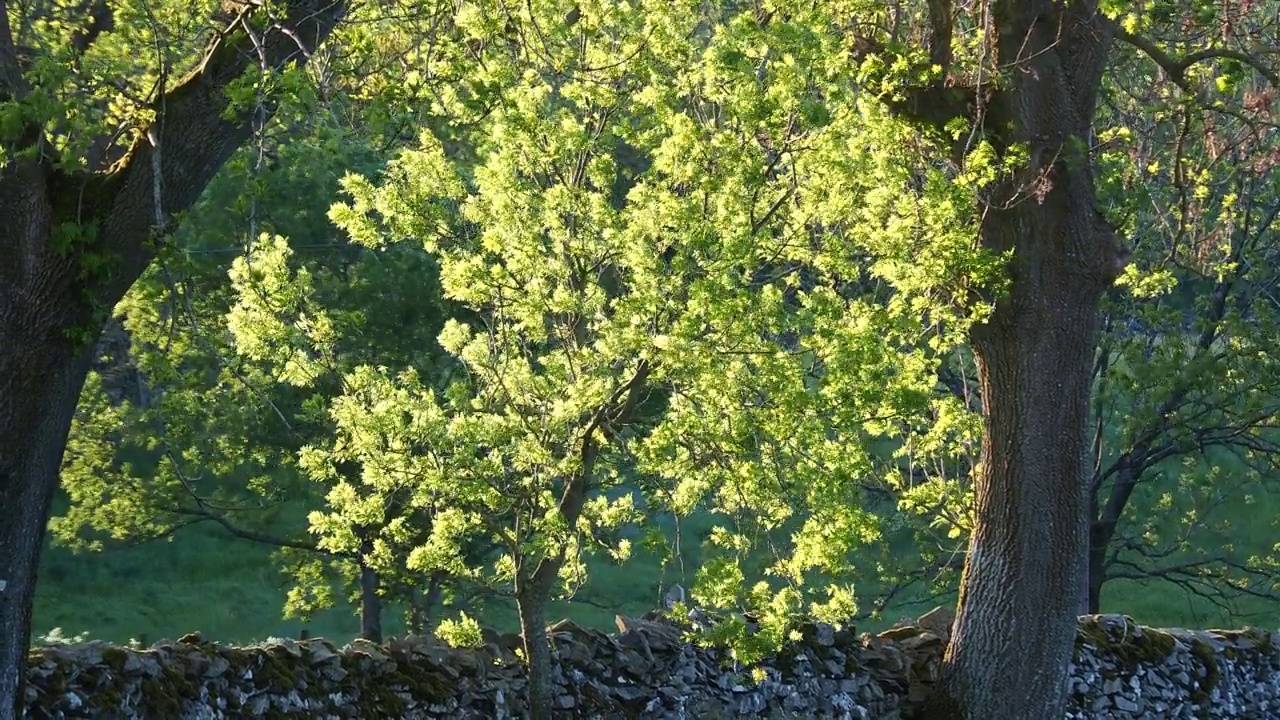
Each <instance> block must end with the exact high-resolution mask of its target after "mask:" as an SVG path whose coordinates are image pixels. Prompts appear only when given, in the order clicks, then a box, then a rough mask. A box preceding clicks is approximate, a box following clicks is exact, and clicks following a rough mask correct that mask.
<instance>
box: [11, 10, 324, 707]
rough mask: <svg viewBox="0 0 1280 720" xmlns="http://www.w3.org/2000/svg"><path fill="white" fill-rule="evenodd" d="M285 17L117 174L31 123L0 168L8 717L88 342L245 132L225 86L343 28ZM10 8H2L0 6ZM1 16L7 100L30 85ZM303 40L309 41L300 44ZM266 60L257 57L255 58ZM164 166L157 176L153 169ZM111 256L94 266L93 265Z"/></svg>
mask: <svg viewBox="0 0 1280 720" xmlns="http://www.w3.org/2000/svg"><path fill="white" fill-rule="evenodd" d="M281 8H282V9H283V10H284V13H283V15H277V23H276V24H275V25H272V26H270V27H265V23H263V24H262V25H263V26H264V27H260V28H259V30H258V31H257V34H258V39H257V45H256V46H255V44H254V41H252V40H251V39H250V38H249V37H248V36H247V35H246V34H245V33H244V32H243V31H241V32H232V33H228V34H226V35H224V36H222V37H220V38H219V39H218V40H217V41H216V42H214V43H213V44H212V45H211V46H210V47H209V49H208V51H207V52H206V53H205V55H204V57H203V59H202V60H201V62H200V63H199V64H198V66H197V67H196V69H194V70H193V71H192V72H191V73H189V74H188V75H187V76H186V77H185V78H183V79H182V80H181V81H179V82H178V83H176V84H175V85H173V86H172V87H171V88H170V89H169V90H168V91H167V92H165V93H164V94H163V97H162V98H161V99H160V100H158V101H157V104H156V108H155V109H156V114H157V120H156V122H155V124H154V125H153V126H152V127H150V128H140V132H139V133H138V140H137V141H136V142H135V144H134V145H133V147H132V148H131V150H130V151H129V153H128V155H127V156H126V157H125V158H123V159H122V160H121V161H119V162H117V163H116V164H114V165H113V166H112V168H111V169H109V170H101V171H98V172H85V173H80V174H72V173H69V172H66V171H63V170H61V169H59V168H57V167H55V164H54V161H53V159H52V158H51V157H50V155H49V153H47V152H43V153H42V152H25V150H28V149H30V148H33V147H35V146H37V145H38V144H42V143H43V144H42V145H41V147H51V146H50V145H48V143H47V141H46V140H44V139H43V131H42V129H41V128H40V127H38V126H34V125H29V126H27V127H26V128H25V129H24V130H23V132H22V133H21V134H20V136H19V137H18V138H17V139H16V141H15V142H14V143H11V146H10V147H9V148H7V149H6V150H7V152H6V153H5V155H4V157H5V158H6V160H7V162H6V163H5V164H4V165H3V166H0V216H3V217H4V226H3V229H0V512H3V514H4V516H3V520H2V521H0V582H2V583H3V587H2V588H0V720H10V719H11V718H16V717H19V716H20V715H21V709H22V702H23V701H22V692H23V691H22V685H23V682H22V680H23V674H24V665H25V661H26V652H27V646H28V644H29V642H30V631H31V606H32V599H33V597H34V591H35V581H36V569H37V564H38V561H39V557H40V549H41V547H42V545H43V542H44V533H45V526H46V524H47V522H48V517H49V505H50V501H51V499H52V497H53V493H54V491H55V490H56V489H57V487H58V470H59V467H60V464H61V460H62V453H63V450H64V449H65V444H66V437H67V433H68V432H69V429H70V425H71V418H72V415H73V414H74V411H75V406H76V402H77V400H78V399H79V395H80V390H81V388H82V387H83V384H84V380H85V376H86V374H87V372H88V368H89V362H90V358H91V355H92V352H91V351H92V347H93V342H92V338H93V337H94V336H96V335H97V334H98V333H99V332H100V331H101V329H102V324H103V321H104V319H105V316H106V314H107V312H108V311H110V309H111V308H113V307H114V306H115V305H116V303H117V302H118V301H119V300H120V298H121V297H123V295H124V293H125V291H127V290H128V288H129V286H130V285H132V284H133V282H134V281H135V280H136V279H137V277H138V276H139V275H140V274H141V273H142V271H143V270H144V269H145V268H146V266H147V265H148V264H149V263H150V262H151V260H152V258H153V257H154V254H155V251H156V246H157V243H156V242H155V241H156V240H157V239H159V237H160V236H161V235H163V233H164V232H165V231H166V230H168V229H169V227H170V225H171V223H172V218H173V216H174V214H175V213H179V212H181V211H183V210H186V209H187V208H188V207H190V206H191V204H192V203H194V202H195V200H196V198H197V197H199V195H200V193H201V192H203V190H204V188H205V186H206V185H207V184H208V182H209V180H210V179H212V177H213V175H214V174H215V173H216V172H217V171H218V170H219V168H221V167H222V164H223V163H224V162H226V160H227V159H228V158H229V157H230V156H231V154H232V153H233V152H234V151H235V149H236V148H237V147H238V146H239V145H241V144H242V143H243V142H244V141H245V140H246V139H247V138H248V137H249V136H250V125H249V122H248V119H247V118H236V119H231V120H228V119H226V118H225V115H224V111H225V110H226V109H227V106H228V101H227V98H226V96H225V94H224V90H225V88H226V87H227V85H228V83H230V82H231V81H232V80H235V79H237V78H238V77H240V76H241V75H242V74H243V73H244V72H245V70H246V69H247V68H249V67H251V66H254V67H256V66H257V64H258V63H259V62H260V60H261V59H262V58H265V59H266V60H267V62H268V64H269V65H271V66H273V67H281V66H284V65H287V64H289V63H293V62H302V61H304V60H305V58H306V57H307V55H308V54H309V53H310V52H311V51H312V50H314V48H315V45H316V44H318V43H319V42H321V41H322V40H324V38H326V37H327V36H328V35H329V34H330V33H331V32H332V30H333V29H334V27H335V26H336V25H337V23H338V22H339V21H340V19H341V17H342V15H343V12H344V3H342V2H334V0H291V1H290V2H286V3H281V4H279V6H278V7H277V10H279V9H281ZM0 9H3V5H0ZM8 18H9V14H8V12H0V100H15V99H22V98H23V97H25V96H26V94H27V93H29V92H30V85H29V84H28V82H27V80H26V78H25V77H24V76H23V75H22V69H21V66H20V63H19V61H18V53H17V50H16V48H15V47H14V44H13V40H12V37H11V33H10V31H9V25H8ZM303 45H308V46H309V47H305V48H304V47H303ZM259 53H261V54H259ZM153 141H154V142H153ZM157 171H158V172H159V177H157V176H156V172H157ZM66 223H75V224H77V225H80V226H82V227H87V228H90V229H92V231H93V234H92V236H91V238H92V239H91V240H87V241H85V242H83V243H80V244H79V245H77V246H76V247H73V248H71V249H70V251H68V250H67V249H66V248H59V247H58V243H56V242H55V231H56V229H57V228H58V227H59V226H60V225H63V224H66ZM103 257H106V258H109V259H110V260H112V261H113V262H112V263H110V264H109V269H108V270H87V268H94V267H97V266H96V265H88V264H87V263H86V258H98V259H101V258H103Z"/></svg>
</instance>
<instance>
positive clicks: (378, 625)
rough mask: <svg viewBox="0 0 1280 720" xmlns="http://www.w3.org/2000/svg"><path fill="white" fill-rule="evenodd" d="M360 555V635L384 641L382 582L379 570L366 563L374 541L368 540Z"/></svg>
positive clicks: (371, 640)
mask: <svg viewBox="0 0 1280 720" xmlns="http://www.w3.org/2000/svg"><path fill="white" fill-rule="evenodd" d="M361 550H362V554H361V556H360V637H362V638H364V639H365V640H368V641H370V642H376V643H380V642H382V596H381V595H380V594H379V593H380V592H381V590H382V587H381V585H382V583H381V582H380V581H379V578H378V571H377V570H374V569H373V568H371V567H369V566H368V565H367V564H366V563H365V558H366V557H368V553H371V552H373V543H372V542H370V541H368V540H366V541H365V542H364V546H363V547H362V548H361Z"/></svg>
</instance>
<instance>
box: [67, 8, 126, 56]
mask: <svg viewBox="0 0 1280 720" xmlns="http://www.w3.org/2000/svg"><path fill="white" fill-rule="evenodd" d="M76 15H77V16H78V17H83V18H84V22H83V23H82V24H81V25H80V27H78V28H76V31H75V32H74V33H72V34H71V47H73V48H75V51H76V54H77V55H83V54H84V53H85V51H86V50H88V49H89V46H90V45H93V43H94V41H95V40H97V39H98V36H99V35H101V34H102V33H103V32H109V31H111V30H113V29H115V13H113V12H112V11H111V4H110V3H108V2H107V0H84V2H82V3H80V7H79V8H77V9H76Z"/></svg>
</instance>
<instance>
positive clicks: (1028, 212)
mask: <svg viewBox="0 0 1280 720" xmlns="http://www.w3.org/2000/svg"><path fill="white" fill-rule="evenodd" d="M1089 5H1090V4H1089V3H1059V2H1054V1H1052V0H1032V1H1031V2H1026V1H1024V0H1019V1H1018V2H1014V1H1013V0H1004V1H999V2H997V3H995V4H994V9H993V24H994V27H995V32H996V38H995V44H996V46H997V48H998V53H997V54H998V57H999V62H1000V65H1001V66H1002V67H1005V68H1007V72H1006V74H1005V77H1004V81H1005V84H1004V85H1002V86H1001V87H1000V88H993V89H992V90H991V96H990V101H989V103H990V104H989V106H988V107H987V109H986V112H987V115H986V117H985V118H982V121H983V125H984V127H985V128H986V129H987V133H988V137H989V138H990V139H991V140H992V141H993V143H994V144H995V146H996V148H997V149H998V150H999V151H1001V152H1003V151H1005V150H1006V149H1013V148H1015V147H1016V148H1020V149H1022V150H1025V151H1027V154H1028V155H1027V161H1026V163H1025V168H1024V169H1023V170H1022V171H1020V172H1018V173H1016V174H1015V175H1014V176H1012V177H1008V178H1006V179H1005V180H1003V181H1001V182H999V183H997V184H996V185H995V186H994V187H991V188H988V189H987V191H986V192H985V193H984V197H983V198H982V201H983V203H984V205H985V206H984V208H983V214H982V218H983V219H982V223H981V227H980V233H981V240H982V243H983V246H984V247H985V248H987V249H988V250H991V251H994V252H997V253H1010V254H1011V260H1010V265H1009V271H1010V280H1011V284H1010V285H1009V287H1008V289H1007V291H1006V292H1005V293H1004V294H1003V295H1002V296H1001V297H1000V298H999V299H998V300H997V302H996V308H995V311H994V313H993V315H992V316H991V317H990V318H989V319H988V320H987V321H986V322H985V323H984V324H982V325H980V326H977V327H975V328H974V329H973V331H972V332H971V336H970V340H971V343H972V346H973V350H974V354H975V356H976V358H977V362H978V373H979V381H980V385H981V391H982V393H981V394H982V410H983V426H984V436H983V444H982V462H981V466H980V468H979V469H978V471H977V473H976V478H975V489H976V498H975V500H976V507H975V522H974V531H973V535H972V538H971V541H970V546H969V556H968V558H967V562H966V565H965V571H964V576H963V578H962V580H961V587H960V602H959V610H958V613H957V619H956V623H955V627H954V632H953V635H952V638H951V642H950V645H949V646H948V649H947V653H946V656H945V658H944V663H943V676H942V679H941V682H940V684H939V688H938V693H937V696H936V697H935V698H933V700H932V703H931V705H930V707H929V708H927V711H926V714H925V717H929V718H938V719H939V720H944V719H946V718H966V719H969V720H997V719H998V720H1024V719H1025V720H1044V719H1045V718H1060V717H1062V716H1063V714H1064V711H1065V707H1064V706H1065V699H1066V694H1065V679H1066V669H1067V665H1068V662H1069V661H1070V658H1071V652H1072V647H1073V643H1074V639H1075V634H1076V618H1077V610H1078V609H1079V603H1080V597H1081V583H1082V579H1083V572H1084V568H1085V562H1084V561H1085V555H1086V549H1087V547H1088V545H1087V542H1086V538H1087V537H1088V535H1087V525H1086V514H1087V507H1088V502H1087V500H1086V491H1087V487H1086V481H1085V480H1086V477H1087V475H1086V470H1087V469H1088V468H1087V464H1086V460H1085V455H1086V450H1087V447H1088V445H1087V440H1088V436H1087V432H1086V422H1087V418H1088V410H1089V397H1090V391H1091V383H1090V378H1091V370H1092V366H1093V360H1094V352H1095V348H1096V344H1097V339H1098V331H1099V317H1098V315H1099V312H1098V311H1099V303H1100V301H1101V298H1102V293H1103V292H1104V291H1105V289H1106V288H1107V287H1108V286H1109V285H1110V284H1111V283H1112V282H1113V281H1114V278H1115V276H1116V274H1117V272H1118V271H1119V269H1120V267H1121V264H1122V263H1123V253H1122V251H1121V249H1120V247H1119V245H1118V243H1117V241H1116V238H1115V233H1114V231H1113V229H1112V228H1111V227H1110V226H1109V225H1108V224H1107V223H1106V222H1105V221H1104V219H1103V218H1102V217H1101V216H1100V214H1099V213H1098V211H1097V209H1096V205H1095V202H1096V201H1095V188H1094V180H1093V175H1092V167H1091V161H1090V158H1089V156H1088V150H1087V148H1088V139H1089V137H1090V122H1091V119H1092V115H1093V103H1094V101H1095V96H1096V93H1097V88H1098V84H1099V82H1100V78H1101V73H1102V68H1103V64H1104V63H1105V60H1106V48H1107V42H1108V41H1107V38H1108V31H1107V30H1106V27H1105V25H1103V24H1101V23H1100V22H1099V21H1098V19H1097V16H1096V14H1095V13H1096V9H1093V10H1091V9H1090V8H1089Z"/></svg>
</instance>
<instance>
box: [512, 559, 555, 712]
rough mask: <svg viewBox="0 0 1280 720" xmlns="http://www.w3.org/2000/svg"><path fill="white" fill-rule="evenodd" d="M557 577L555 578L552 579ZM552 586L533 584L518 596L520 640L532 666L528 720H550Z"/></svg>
mask: <svg viewBox="0 0 1280 720" xmlns="http://www.w3.org/2000/svg"><path fill="white" fill-rule="evenodd" d="M552 577H554V576H552ZM550 596H551V585H550V584H549V583H543V582H530V583H528V584H526V585H525V586H524V587H523V588H522V591H521V592H518V593H517V594H516V608H517V610H519V612H520V637H521V638H522V639H523V640H524V657H525V662H527V663H528V667H529V688H528V692H527V693H526V697H527V698H528V702H529V713H528V717H529V720H551V717H552V712H551V700H552V698H551V642H550V640H549V639H548V638H547V600H548V599H549V598H550Z"/></svg>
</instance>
